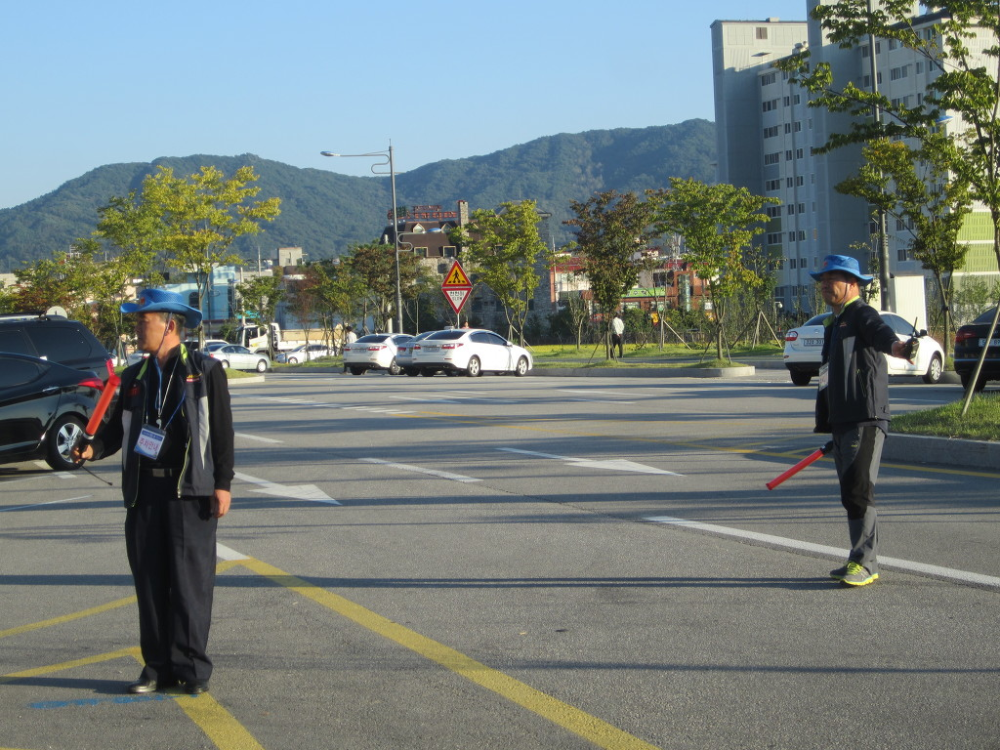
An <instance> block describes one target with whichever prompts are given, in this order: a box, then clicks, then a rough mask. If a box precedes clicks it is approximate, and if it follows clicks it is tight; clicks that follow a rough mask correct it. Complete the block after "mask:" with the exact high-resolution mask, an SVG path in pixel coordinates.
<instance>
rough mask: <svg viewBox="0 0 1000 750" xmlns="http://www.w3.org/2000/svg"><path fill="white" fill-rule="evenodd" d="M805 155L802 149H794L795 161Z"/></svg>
mask: <svg viewBox="0 0 1000 750" xmlns="http://www.w3.org/2000/svg"><path fill="white" fill-rule="evenodd" d="M805 155H806V152H805V151H804V150H803V149H801V148H797V149H795V158H796V159H802V158H804V157H805Z"/></svg>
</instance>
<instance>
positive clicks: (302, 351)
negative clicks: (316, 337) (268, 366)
mask: <svg viewBox="0 0 1000 750" xmlns="http://www.w3.org/2000/svg"><path fill="white" fill-rule="evenodd" d="M330 354H331V352H330V347H328V346H327V345H326V344H303V345H302V346H297V347H295V348H294V349H292V350H291V351H288V352H279V353H278V354H277V355H276V356H275V360H277V361H278V362H281V363H282V364H287V365H297V364H298V363H299V362H309V361H310V360H313V359H319V358H320V357H329V356H330Z"/></svg>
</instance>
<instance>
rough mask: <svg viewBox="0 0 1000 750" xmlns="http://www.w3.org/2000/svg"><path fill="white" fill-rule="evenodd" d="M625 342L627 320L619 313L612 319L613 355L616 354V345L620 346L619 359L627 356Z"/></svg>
mask: <svg viewBox="0 0 1000 750" xmlns="http://www.w3.org/2000/svg"><path fill="white" fill-rule="evenodd" d="M624 343H625V321H623V320H622V318H621V316H620V315H619V314H618V313H615V317H613V318H612V319H611V356H614V354H615V347H616V346H617V347H618V359H621V358H622V357H624V356H625V352H624V348H623V345H624Z"/></svg>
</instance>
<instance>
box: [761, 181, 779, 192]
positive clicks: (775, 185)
mask: <svg viewBox="0 0 1000 750" xmlns="http://www.w3.org/2000/svg"><path fill="white" fill-rule="evenodd" d="M764 189H765V190H767V191H773V190H781V180H768V181H767V182H766V183H764Z"/></svg>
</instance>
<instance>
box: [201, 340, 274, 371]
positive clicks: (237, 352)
mask: <svg viewBox="0 0 1000 750" xmlns="http://www.w3.org/2000/svg"><path fill="white" fill-rule="evenodd" d="M209 356H210V357H211V358H212V359H217V360H219V361H220V362H221V363H222V366H223V367H225V368H229V367H232V368H233V369H234V370H256V371H257V372H267V371H268V370H270V369H271V360H270V358H269V357H268V356H267V355H266V354H255V353H254V352H252V351H250V350H249V349H247V348H246V347H245V346H239V345H238V344H227V345H226V346H220V347H219V348H218V349H213V350H212V351H211V352H210V353H209Z"/></svg>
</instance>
